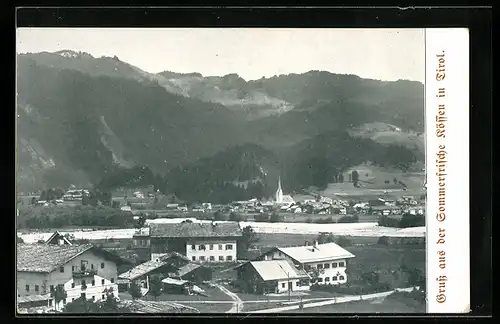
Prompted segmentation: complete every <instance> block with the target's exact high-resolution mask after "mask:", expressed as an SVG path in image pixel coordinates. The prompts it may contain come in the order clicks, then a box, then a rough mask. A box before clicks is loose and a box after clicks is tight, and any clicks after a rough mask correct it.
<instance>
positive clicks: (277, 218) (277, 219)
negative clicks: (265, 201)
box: [269, 211, 284, 223]
mask: <svg viewBox="0 0 500 324" xmlns="http://www.w3.org/2000/svg"><path fill="white" fill-rule="evenodd" d="M283 219H284V217H283V215H280V214H279V213H278V212H275V211H274V212H273V213H272V214H271V217H270V218H269V221H270V222H271V223H278V222H282V221H283Z"/></svg>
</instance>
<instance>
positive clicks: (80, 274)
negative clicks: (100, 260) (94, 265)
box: [73, 269, 97, 278]
mask: <svg viewBox="0 0 500 324" xmlns="http://www.w3.org/2000/svg"><path fill="white" fill-rule="evenodd" d="M96 274H97V269H75V270H73V278H85V277H93V276H95V275H96Z"/></svg>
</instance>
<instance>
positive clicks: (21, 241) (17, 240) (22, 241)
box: [16, 236, 24, 243]
mask: <svg viewBox="0 0 500 324" xmlns="http://www.w3.org/2000/svg"><path fill="white" fill-rule="evenodd" d="M16 243H24V240H23V239H22V237H20V236H17V239H16Z"/></svg>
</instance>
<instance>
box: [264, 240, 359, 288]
mask: <svg viewBox="0 0 500 324" xmlns="http://www.w3.org/2000/svg"><path fill="white" fill-rule="evenodd" d="M354 257H355V256H354V254H352V253H351V252H349V251H347V250H346V249H344V248H342V247H341V246H339V245H338V244H336V243H333V242H332V243H325V244H318V243H317V242H314V243H313V244H312V245H305V246H295V247H285V248H282V247H275V248H273V249H271V250H270V251H268V252H266V253H264V254H262V255H261V256H259V257H258V258H257V260H260V261H265V260H279V259H284V260H288V261H289V262H292V263H293V264H295V266H296V267H297V268H298V269H302V270H305V271H306V272H308V273H309V274H314V273H315V274H316V275H312V276H311V277H312V278H313V279H312V280H311V283H317V284H344V283H346V282H347V273H346V267H347V262H348V260H350V259H352V258H354Z"/></svg>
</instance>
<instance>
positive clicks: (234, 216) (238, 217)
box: [229, 212, 244, 222]
mask: <svg viewBox="0 0 500 324" xmlns="http://www.w3.org/2000/svg"><path fill="white" fill-rule="evenodd" d="M229 220H230V221H232V222H242V221H243V220H244V218H243V216H241V215H240V214H238V213H235V212H231V214H229Z"/></svg>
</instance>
